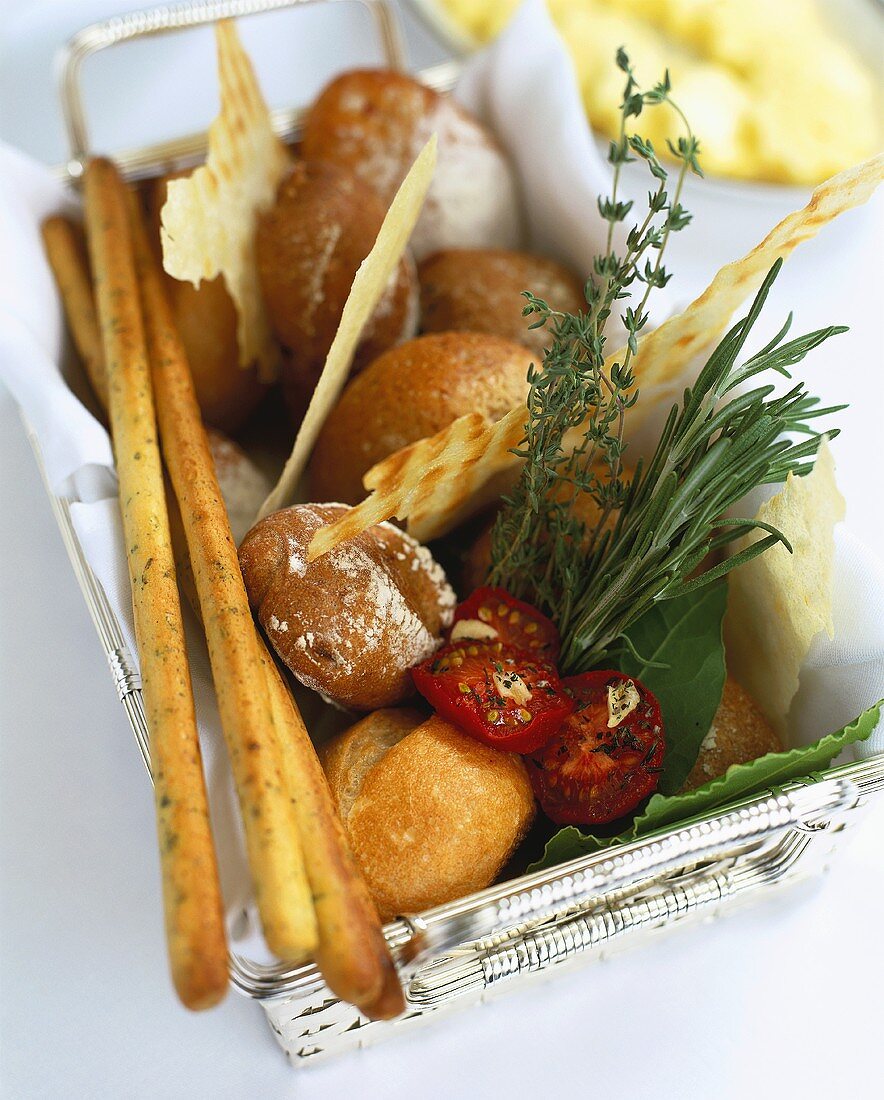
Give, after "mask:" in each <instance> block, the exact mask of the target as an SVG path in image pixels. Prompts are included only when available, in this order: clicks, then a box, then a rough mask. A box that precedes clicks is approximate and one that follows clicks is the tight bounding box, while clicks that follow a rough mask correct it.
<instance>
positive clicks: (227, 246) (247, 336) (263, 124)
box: [160, 19, 290, 378]
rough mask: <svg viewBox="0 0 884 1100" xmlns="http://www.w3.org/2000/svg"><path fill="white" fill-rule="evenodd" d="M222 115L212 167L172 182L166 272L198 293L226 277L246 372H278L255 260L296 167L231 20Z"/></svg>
mask: <svg viewBox="0 0 884 1100" xmlns="http://www.w3.org/2000/svg"><path fill="white" fill-rule="evenodd" d="M215 39H216V43H217V47H218V81H219V85H220V92H221V110H220V113H219V114H218V117H217V118H216V119H215V120H214V122H213V123H212V125H211V126H210V127H209V137H208V154H207V156H206V163H205V164H204V165H202V166H200V167H199V168H197V169H195V170H194V171H193V172H192V173H191V175H190V176H188V177H186V178H185V179H180V180H170V181H169V184H168V188H167V197H166V202H165V204H164V205H163V209H162V212H161V215H160V216H161V221H162V227H161V238H162V244H163V266H164V267H165V269H166V271H167V272H168V273H169V274H170V275H171V276H172V277H173V278H175V279H181V280H187V281H189V282H191V283H193V285H194V286H198V285H199V283H200V281H201V280H202V279H214V278H216V276H218V275H219V274H221V275H223V276H224V282H225V284H226V286H227V289H228V291H229V292H230V296H231V298H232V299H233V302H234V305H235V306H236V315H237V342H238V345H239V360H240V366H242V367H248V366H250V365H251V364H252V363H255V362H257V363H258V366H259V370H260V372H261V375H262V377H265V378H267V377H272V376H273V375H274V373H275V371H276V366H277V359H278V351H277V348H276V344H275V343H274V340H273V335H272V333H271V330H270V324H269V322H268V320H267V315H266V312H265V310H264V302H263V299H262V296H261V287H260V283H259V280H258V267H257V261H256V257H255V231H256V227H257V222H258V216H259V215H260V213H261V212H262V211H264V210H266V209H267V208H268V207H269V206H270V205H271V204H272V203H273V201H274V199H275V197H276V191H277V188H278V187H279V184H280V181H281V180H282V178H283V176H284V175H285V173H286V171H287V170H288V167H289V165H290V157H289V153H288V151H287V150H286V148H285V146H284V145H283V143H282V142H281V141H280V140H279V138H278V137H277V136H276V134H275V133H274V132H273V127H272V125H271V120H270V112H269V110H268V108H267V104H266V103H265V102H264V98H263V96H262V95H261V89H260V88H259V86H258V81H257V78H256V77H255V71H254V69H253V68H252V63H251V61H250V60H249V57H248V54H246V52H245V50H244V49H243V46H242V43H241V42H240V39H239V35H238V33H237V31H236V27H235V25H234V24H233V22H232V21H231V20H229V19H226V20H223V21H222V22H220V23H217V24H216V26H215Z"/></svg>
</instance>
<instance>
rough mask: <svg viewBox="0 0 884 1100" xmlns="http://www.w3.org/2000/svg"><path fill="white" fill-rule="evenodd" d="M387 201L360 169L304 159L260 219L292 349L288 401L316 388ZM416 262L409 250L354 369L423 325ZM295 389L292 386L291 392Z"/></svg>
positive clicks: (276, 312)
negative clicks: (356, 173)
mask: <svg viewBox="0 0 884 1100" xmlns="http://www.w3.org/2000/svg"><path fill="white" fill-rule="evenodd" d="M385 212H386V207H385V206H384V205H383V204H382V203H381V202H380V200H379V199H378V197H377V196H376V195H375V194H374V192H373V191H371V190H370V189H369V188H368V187H366V186H365V184H364V183H362V182H361V181H360V180H359V179H357V178H356V176H354V175H352V173H350V172H348V171H346V170H345V169H343V168H338V167H336V166H335V165H333V164H321V163H317V162H312V161H298V162H296V163H295V165H294V167H293V168H292V171H291V172H290V174H289V175H288V176H287V177H286V178H285V180H283V182H282V184H281V185H280V188H279V192H278V194H277V197H276V202H275V203H274V205H273V206H272V207H271V208H270V209H269V210H268V211H267V212H266V213H265V214H263V215H262V217H261V219H260V221H259V223H258V232H257V235H256V238H255V247H256V251H257V258H258V272H259V275H260V278H261V290H262V293H263V296H264V301H265V303H266V305H267V311H268V314H269V317H270V323H271V325H272V326H273V330H274V333H275V335H276V337H277V339H278V340H279V341H280V343H281V344H282V345H283V346H284V348H285V350H286V352H287V354H286V356H285V357H284V359H283V371H284V372H285V377H284V387H285V391H286V397H287V400H288V402H289V405H290V407H296V406H297V405H298V403H299V398H300V394H299V392H298V391H301V392H306V394H307V395H308V396H309V393H310V392H312V390H313V387H314V386H315V385H316V380H317V379H318V377H319V374H320V371H321V370H322V366H323V363H324V362H325V357H326V355H327V353H328V349H329V348H330V347H331V343H332V340H333V339H334V335H335V333H336V331H337V328H338V323H339V322H340V319H341V313H342V312H343V309H344V303H345V302H346V301H347V296H348V294H349V293H350V287H351V286H352V284H353V277H354V275H355V274H356V271H357V269H358V267H359V265H360V264H361V263H362V261H363V260H364V259H365V257H366V256H367V255H368V253H369V252H370V251H371V249H372V246H373V245H374V242H375V240H376V238H377V235H378V231H379V230H380V228H381V223H382V222H383V220H384V214H385ZM417 317H418V291H417V276H416V274H415V270H414V262H413V261H412V259H411V256H410V254H408V253H406V255H405V256H403V258H402V260H401V261H400V263H399V266H398V268H397V270H396V272H395V274H394V276H393V278H392V279H391V281H390V283H389V285H388V286H387V288H386V290H385V291H384V295H383V297H382V298H381V300H380V302H379V303H378V306H377V309H376V310H375V312H374V315H373V316H372V317H371V318H370V319H369V321H368V324H367V325H366V328H365V331H364V332H363V334H362V339H361V340H360V343H359V347H358V349H357V353H356V360H355V362H354V368H355V369H357V370H358V369H359V367H360V366H363V365H365V363H367V362H370V361H371V360H372V359H374V358H375V357H376V356H378V355H380V353H381V352H382V351H385V350H386V349H387V348H389V347H392V346H393V345H394V344H398V343H399V342H400V341H402V340H407V339H408V338H409V337H410V336H413V335H414V333H415V331H416V328H417ZM289 391H294V392H289Z"/></svg>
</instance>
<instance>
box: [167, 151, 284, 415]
mask: <svg viewBox="0 0 884 1100" xmlns="http://www.w3.org/2000/svg"><path fill="white" fill-rule="evenodd" d="M188 174H189V173H188V172H173V173H172V174H171V175H168V176H165V177H163V178H162V179H159V180H156V181H155V183H154V184H153V185H151V187H150V189H149V190H148V193H147V204H148V209H149V212H150V216H151V221H152V224H153V226H154V240H155V243H156V246H157V248H159V235H160V211H161V210H162V207H163V203H164V202H165V201H166V183H167V182H168V181H169V180H171V179H178V178H180V177H181V176H186V175H188ZM166 290H167V293H168V295H169V302H170V304H171V306H172V311H173V313H174V315H175V324H176V326H177V328H178V332H179V334H180V336H181V341H182V343H183V344H184V350H185V352H186V353H187V362H188V365H189V366H190V373H191V374H192V376H193V384H194V387H195V389H196V397H197V401H198V402H199V407H200V411H201V412H202V414H203V420H205V422H206V424H208V425H211V427H213V428H219V429H220V430H221V431H223V432H235V431H236V430H237V428H239V427H240V426H241V425H242V424H243V423H245V421H246V419H247V418H248V417H249V416H250V415H251V413H252V412H254V410H255V409H256V408H257V406H258V404H259V402H260V401H261V398H262V397H263V396H264V394H265V393H266V392H267V387H266V386H265V385H263V384H262V383H261V382H259V381H258V371H257V368H256V367H254V366H251V367H247V368H245V369H243V368H241V367H240V365H239V349H238V345H237V341H236V308H235V307H234V304H233V301H232V299H231V297H230V295H229V294H228V293H227V287H226V286H225V284H224V278H223V276H221V275H219V276H218V278H217V279H204V280H203V281H202V282H201V283H200V285H199V286H198V287H195V286H194V285H193V284H192V283H188V282H179V280H178V279H173V278H172V277H171V275H169V276H167V277H166Z"/></svg>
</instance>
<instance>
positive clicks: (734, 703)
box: [682, 676, 783, 791]
mask: <svg viewBox="0 0 884 1100" xmlns="http://www.w3.org/2000/svg"><path fill="white" fill-rule="evenodd" d="M782 750H783V746H782V743H781V741H780V739H779V737H778V736H777V735H776V733H775V732H774V731H773V729H772V728H771V726H770V725H769V723H768V721H767V719H766V718H765V717H764V715H763V714H762V712H761V708H760V707H759V706H758V704H757V703H756V702H755V700H754V699H753V698H752V696H751V695H750V694H749V693H748V692H747V691H745V690H744V689H743V688H742V687H740V685H739V684H738V683H737V681H736V680H732V679H731V678H730V676H728V678H727V680H726V681H725V684H724V692H723V694H722V697H721V703H720V704H719V707H718V710H717V711H716V712H715V717H714V718H713V719H712V725H711V726H710V727H709V732H708V733H707V734H706V737H705V738H704V740H703V744H702V745H701V746H700V755H699V756H698V757H697V762H696V764H694V767H693V768H692V770H691V774H690V775H689V776H688V777H687V779H686V780H685V783H684V787H683V788H682V790H685V791H692V790H693V789H694V788H695V787H702V786H703V784H704V783H708V782H709V781H710V780H711V779H716V778H717V777H718V776H719V775H724V773H725V772H726V771H727V770H728V768H729V767H730V766H731V764H746V763H748V762H749V761H750V760H756V759H757V758H758V757H759V756H765V755H766V754H767V753H769V752H782Z"/></svg>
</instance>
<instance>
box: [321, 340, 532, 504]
mask: <svg viewBox="0 0 884 1100" xmlns="http://www.w3.org/2000/svg"><path fill="white" fill-rule="evenodd" d="M530 365H531V353H530V352H529V351H528V349H527V348H525V347H523V346H522V345H521V344H516V343H513V341H511V340H502V339H501V338H500V337H499V336H488V335H486V334H485V333H479V332H442V333H434V334H432V335H430V336H419V337H418V338H417V339H416V340H408V341H406V342H405V343H404V344H400V345H399V347H397V348H391V350H390V351H388V352H386V353H385V354H384V355H382V356H380V358H378V359H375V361H374V362H373V363H372V364H371V365H370V366H368V367H366V369H365V370H364V371H362V373H361V374H358V375H356V377H355V378H351V379H350V381H349V383H348V384H347V388H346V389H345V390H344V392H343V393H342V394H341V398H340V400H339V401H338V403H337V405H335V407H334V408H333V409H332V410H331V412H330V413H329V415H328V419H327V420H326V422H325V424H324V426H323V429H322V431H321V432H320V434H319V438H318V439H317V441H316V447H315V448H314V450H313V457H312V459H311V462H310V478H311V486H312V493H313V495H314V496H316V497H317V498H319V499H320V500H323V499H324V500H343V501H346V503H347V504H357V503H358V502H359V501H360V500H362V498H363V497H364V496H365V490H364V489H363V488H362V478H363V476H364V474H365V473H366V472H367V471H368V470H369V469H370V468H371V467H372V466H374V464H375V463H376V462H380V461H381V459H384V458H386V457H387V456H388V455H391V454H393V452H394V451H398V450H399V449H400V448H401V447H405V446H407V445H408V444H409V443H414V442H415V441H416V440H418V439H423V438H424V437H425V436H430V435H435V434H436V432H438V431H441V430H442V429H443V428H445V427H447V426H448V425H449V424H450V423H451V422H452V421H453V420H456V419H457V418H458V417H459V416H464V415H465V414H466V413H471V412H475V413H479V414H480V415H482V416H484V417H486V418H487V419H488V420H489V421H492V420H497V419H498V417H501V416H503V415H504V413H507V412H509V411H510V409H511V408H513V406H514V405H518V404H519V402H520V401H524V400H525V398H526V397H527V395H528V367H529V366H530Z"/></svg>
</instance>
